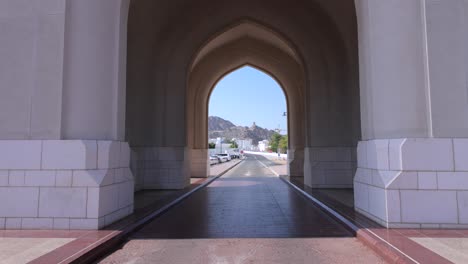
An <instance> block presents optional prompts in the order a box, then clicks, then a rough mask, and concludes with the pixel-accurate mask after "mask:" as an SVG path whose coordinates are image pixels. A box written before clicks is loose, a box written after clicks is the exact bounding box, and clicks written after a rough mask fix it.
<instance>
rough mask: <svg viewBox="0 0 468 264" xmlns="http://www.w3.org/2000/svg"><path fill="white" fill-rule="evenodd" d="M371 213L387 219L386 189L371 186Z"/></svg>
mask: <svg viewBox="0 0 468 264" xmlns="http://www.w3.org/2000/svg"><path fill="white" fill-rule="evenodd" d="M369 213H371V214H372V215H374V216H376V217H378V218H379V219H381V220H384V221H386V220H387V199H386V193H385V190H384V189H381V188H377V187H373V186H369Z"/></svg>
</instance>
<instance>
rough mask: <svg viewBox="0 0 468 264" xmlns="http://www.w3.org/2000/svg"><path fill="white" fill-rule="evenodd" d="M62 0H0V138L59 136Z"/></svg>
mask: <svg viewBox="0 0 468 264" xmlns="http://www.w3.org/2000/svg"><path fill="white" fill-rule="evenodd" d="M64 27H65V0H56V1H45V0H21V1H19V0H1V1H0V36H1V37H0V138H1V139H58V138H60V122H61V106H62V80H63V49H64Z"/></svg>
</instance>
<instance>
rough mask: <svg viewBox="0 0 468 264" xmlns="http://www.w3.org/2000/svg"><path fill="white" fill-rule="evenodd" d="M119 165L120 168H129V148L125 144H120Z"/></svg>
mask: <svg viewBox="0 0 468 264" xmlns="http://www.w3.org/2000/svg"><path fill="white" fill-rule="evenodd" d="M119 160H120V161H119V163H120V167H121V168H128V167H130V146H129V145H128V143H127V142H120V158H119Z"/></svg>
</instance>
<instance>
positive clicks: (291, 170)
mask: <svg viewBox="0 0 468 264" xmlns="http://www.w3.org/2000/svg"><path fill="white" fill-rule="evenodd" d="M288 175H289V176H290V177H303V176H304V149H288Z"/></svg>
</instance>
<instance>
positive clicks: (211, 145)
mask: <svg viewBox="0 0 468 264" xmlns="http://www.w3.org/2000/svg"><path fill="white" fill-rule="evenodd" d="M208 148H209V149H214V148H216V143H208Z"/></svg>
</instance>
